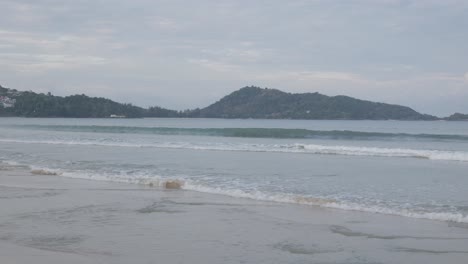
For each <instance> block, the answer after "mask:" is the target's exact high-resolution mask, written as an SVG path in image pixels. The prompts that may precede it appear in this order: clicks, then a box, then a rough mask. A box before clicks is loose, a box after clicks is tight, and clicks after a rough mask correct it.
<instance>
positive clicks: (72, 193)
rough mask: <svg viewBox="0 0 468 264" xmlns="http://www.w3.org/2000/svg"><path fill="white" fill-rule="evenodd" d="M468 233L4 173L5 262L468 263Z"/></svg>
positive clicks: (421, 223) (1, 224)
mask: <svg viewBox="0 0 468 264" xmlns="http://www.w3.org/2000/svg"><path fill="white" fill-rule="evenodd" d="M467 261H468V228H467V227H466V226H462V225H456V224H455V225H454V224H450V223H447V222H437V221H430V220H418V219H411V218H405V217H398V216H387V215H379V214H368V213H360V212H351V211H342V210H331V209H322V208H316V207H311V206H301V205H291V204H279V203H267V202H258V201H253V200H248V199H235V198H230V197H224V196H217V195H208V194H203V193H197V192H190V191H183V190H162V189H158V188H149V187H144V186H137V185H125V184H116V183H106V182H96V181H85V180H75V179H67V178H63V177H61V176H50V175H49V176H46V175H33V174H31V173H30V172H29V171H21V170H14V171H13V170H11V171H0V263H1V264H22V263H25V264H26V263H28V264H29V263H37V264H51V263H80V264H86V263H204V264H205V263H468V262H467Z"/></svg>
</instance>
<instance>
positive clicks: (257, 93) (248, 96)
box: [194, 87, 437, 120]
mask: <svg viewBox="0 0 468 264" xmlns="http://www.w3.org/2000/svg"><path fill="white" fill-rule="evenodd" d="M194 116H198V117H219V118H279V119H352V120H362V119H370V120H389V119H395V120H434V119H437V117H435V116H430V115H424V114H420V113H418V112H416V111H414V110H413V109H411V108H409V107H405V106H399V105H391V104H384V103H375V102H370V101H364V100H359V99H355V98H352V97H348V96H326V95H322V94H319V93H303V94H292V93H285V92H282V91H280V90H276V89H267V88H266V89H261V88H258V87H244V88H242V89H240V90H238V91H235V92H233V93H231V94H230V95H228V96H226V97H224V98H222V99H221V100H219V101H218V102H216V103H214V104H212V105H210V106H208V107H206V108H203V109H200V110H198V111H196V112H194Z"/></svg>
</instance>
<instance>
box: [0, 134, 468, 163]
mask: <svg viewBox="0 0 468 264" xmlns="http://www.w3.org/2000/svg"><path fill="white" fill-rule="evenodd" d="M0 142H5V143H23V144H53V145H85V146H89V145H96V146H108V147H131V148H145V147H146V148H166V149H192V150H212V151H243V152H280V153H304V154H320V155H346V156H373V157H400V158H419V159H430V160H446V161H463V162H467V161H468V152H467V151H452V150H424V149H407V148H383V147H358V146H330V145H318V144H299V143H297V144H246V143H189V142H154V143H141V144H139V143H125V142H112V141H107V142H103V141H62V140H17V139H0Z"/></svg>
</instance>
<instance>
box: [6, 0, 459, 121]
mask: <svg viewBox="0 0 468 264" xmlns="http://www.w3.org/2000/svg"><path fill="white" fill-rule="evenodd" d="M0 12H1V15H0V85H2V86H6V87H9V88H16V89H18V90H33V91H37V92H52V93H54V94H57V95H69V94H76V93H85V94H88V95H92V96H103V97H109V98H112V99H114V100H117V101H120V102H128V103H133V104H136V105H140V106H149V105H159V106H164V107H168V108H173V109H178V110H181V109H186V108H193V107H203V106H206V105H208V104H209V103H212V102H214V101H216V100H218V99H219V98H220V97H222V96H224V95H226V94H227V93H230V92H232V91H234V90H237V89H239V88H241V87H243V86H247V85H256V86H260V87H269V88H278V89H280V90H284V91H288V92H316V91H317V92H320V93H323V94H327V95H338V94H344V95H349V96H353V97H358V98H361V99H369V100H374V101H382V102H388V103H396V104H403V105H408V106H410V107H412V108H414V109H416V110H418V111H422V112H425V113H429V114H436V115H448V114H451V113H453V112H465V113H468V0H355V1H353V0H341V1H340V0H335V1H333V0H297V1H294V0H291V1H285V0H266V1H262V0H257V1H255V0H250V1H242V0H237V1H234V0H232V1H228V0H213V1H211V0H197V1H191V0H186V1H178V0H166V1H165V0H158V1H156V0H29V1H28V0H24V1H21V0H0Z"/></svg>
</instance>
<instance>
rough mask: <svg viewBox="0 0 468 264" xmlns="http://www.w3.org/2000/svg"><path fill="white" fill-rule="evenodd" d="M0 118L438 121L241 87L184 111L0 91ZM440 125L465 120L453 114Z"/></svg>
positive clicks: (380, 106)
mask: <svg viewBox="0 0 468 264" xmlns="http://www.w3.org/2000/svg"><path fill="white" fill-rule="evenodd" d="M0 116H23V117H111V116H122V117H131V118H138V117H193V118H197V117H204V118H266V119H332V120H366V119H367V120H440V119H441V118H438V117H435V116H431V115H426V114H421V113H418V112H416V111H415V110H413V109H411V108H409V107H406V106H400V105H392V104H385V103H376V102H371V101H365V100H359V99H355V98H352V97H348V96H326V95H323V94H319V93H303V94H293V93H286V92H282V91H280V90H276V89H268V88H264V89H262V88H258V87H253V86H251V87H244V88H242V89H240V90H237V91H235V92H233V93H231V94H229V95H227V96H225V97H223V98H222V99H221V100H219V101H218V102H216V103H214V104H212V105H210V106H208V107H205V108H202V109H198V108H197V109H194V110H185V111H175V110H169V109H165V108H161V107H150V108H142V107H138V106H134V105H131V104H122V103H117V102H114V101H112V100H109V99H105V98H97V97H89V96H86V95H84V94H82V95H72V96H66V97H61V96H54V95H52V94H50V93H48V94H43V93H34V92H31V91H28V92H21V91H17V90H14V89H7V88H4V87H2V86H0ZM443 119H444V120H450V121H452V120H467V119H468V115H463V114H458V113H457V114H454V115H452V116H450V117H447V118H443Z"/></svg>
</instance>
